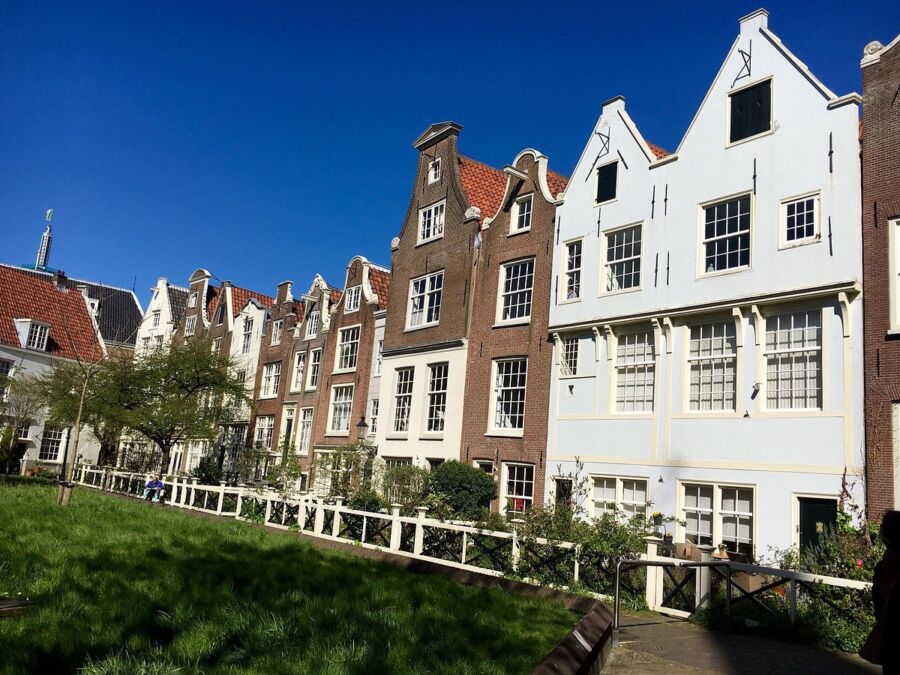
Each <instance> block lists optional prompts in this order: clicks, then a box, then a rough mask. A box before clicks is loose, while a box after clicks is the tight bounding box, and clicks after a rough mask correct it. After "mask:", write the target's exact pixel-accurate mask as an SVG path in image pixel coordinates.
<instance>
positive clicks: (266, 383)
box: [259, 361, 281, 398]
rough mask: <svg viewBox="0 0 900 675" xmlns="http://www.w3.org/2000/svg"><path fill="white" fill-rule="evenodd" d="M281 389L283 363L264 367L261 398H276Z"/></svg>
mask: <svg viewBox="0 0 900 675" xmlns="http://www.w3.org/2000/svg"><path fill="white" fill-rule="evenodd" d="M280 387H281V361H273V362H272V363H266V364H264V365H263V377H262V382H261V384H260V387H259V397H260V398H275V397H276V396H278V390H279V389H280Z"/></svg>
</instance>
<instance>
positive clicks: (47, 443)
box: [38, 426, 63, 462]
mask: <svg viewBox="0 0 900 675" xmlns="http://www.w3.org/2000/svg"><path fill="white" fill-rule="evenodd" d="M62 437H63V429H60V428H58V427H46V426H45V427H44V432H43V434H42V435H41V448H40V450H39V451H38V459H39V460H40V461H42V462H56V461H57V460H59V449H60V447H62Z"/></svg>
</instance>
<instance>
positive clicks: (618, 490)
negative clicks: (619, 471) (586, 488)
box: [590, 474, 651, 520]
mask: <svg viewBox="0 0 900 675" xmlns="http://www.w3.org/2000/svg"><path fill="white" fill-rule="evenodd" d="M600 480H602V481H604V482H607V483H608V482H609V481H613V483H614V485H613V487H614V492H615V494H614V495H613V498H612V499H605V498H601V499H598V498H597V495H596V492H595V490H596V488H597V483H596V482H597V481H600ZM637 483H643V484H644V501H643V502H639V501H635V500H634V499H626V497H627V496H628V491H627V488H628V485H626V484H632V485H633V484H637ZM590 491H591V494H590V502H591V517H592V518H599V517H600V516H602V515H603V514H604V513H618V514H619V515H620V516H622V517H623V518H624V520H630V519H631V518H632V517H633V516H635V515H638V514H640V515H644V516H646V515H647V510H648V506H649V505H650V503H651V500H650V479H649V478H648V477H647V476H612V475H609V474H591V476H590ZM632 491H633V490H632ZM600 504H602V505H603V506H599V505H600ZM610 506H612V508H610ZM598 509H599V511H600V512H599V513H598Z"/></svg>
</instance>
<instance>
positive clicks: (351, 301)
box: [344, 286, 360, 312]
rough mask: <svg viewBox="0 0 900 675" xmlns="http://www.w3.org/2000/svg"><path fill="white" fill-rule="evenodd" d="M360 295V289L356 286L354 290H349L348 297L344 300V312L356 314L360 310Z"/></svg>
mask: <svg viewBox="0 0 900 675" xmlns="http://www.w3.org/2000/svg"><path fill="white" fill-rule="evenodd" d="M359 294H360V287H359V286H354V287H353V288H348V289H347V295H346V297H345V298H344V311H345V312H355V311H356V310H358V309H359Z"/></svg>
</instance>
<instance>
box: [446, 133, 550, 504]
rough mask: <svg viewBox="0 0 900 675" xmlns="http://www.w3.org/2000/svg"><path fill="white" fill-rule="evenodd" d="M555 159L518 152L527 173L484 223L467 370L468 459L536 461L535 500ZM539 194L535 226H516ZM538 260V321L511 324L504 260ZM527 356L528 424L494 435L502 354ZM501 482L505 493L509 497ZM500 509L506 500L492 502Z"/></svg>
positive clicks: (542, 441) (513, 180) (546, 392)
mask: <svg viewBox="0 0 900 675" xmlns="http://www.w3.org/2000/svg"><path fill="white" fill-rule="evenodd" d="M546 165H547V160H546V157H543V156H542V155H540V154H539V153H536V152H535V151H532V150H527V151H524V152H522V153H520V155H519V156H518V157H517V158H516V160H515V162H514V164H513V166H514V168H515V169H516V170H517V171H518V172H521V174H524V175H525V176H526V177H525V178H524V179H523V178H521V175H520V176H516V175H514V174H512V173H510V174H509V179H508V183H507V189H506V194H505V195H504V198H503V201H502V207H501V209H500V211H499V212H498V213H497V214H496V216H495V217H494V218H493V219H492V220H490V221H489V222H488V221H486V222H485V224H484V226H483V227H482V232H481V235H482V242H481V247H480V249H479V251H478V256H477V258H476V264H475V285H474V293H475V296H476V297H477V298H478V303H477V307H476V308H475V309H474V311H473V312H472V323H471V326H470V330H469V349H468V360H467V373H466V404H465V411H464V413H463V417H464V419H465V420H466V424H465V425H464V427H463V436H462V453H461V459H462V460H463V461H465V462H467V463H470V462H473V461H479V460H480V461H483V462H484V461H486V462H491V465H492V466H493V473H494V476H495V479H497V480H501V481H502V480H503V466H504V465H505V464H506V463H508V462H516V463H523V464H528V465H531V466H533V467H534V495H533V498H534V502H533V503H534V504H540V503H542V502H543V499H544V475H545V468H546V467H545V457H546V449H547V413H548V402H549V399H550V368H551V363H552V355H553V349H552V345H550V344H548V343H547V338H548V335H547V321H548V317H549V310H550V298H551V283H552V268H553V259H552V256H553V235H554V231H555V214H556V204H555V198H556V196H557V194H558V192H561V191H562V190H563V189H564V187H565V183H564V181H563V180H562V179H561V177H559V176H557V175H555V174H551V176H550V177H551V185H548V184H547V181H546V180H544V181H542V180H541V173H542V172H546ZM528 195H532V200H531V203H532V210H531V225H530V229H529V230H527V231H524V232H515V230H514V229H511V222H510V221H511V220H512V227H513V228H515V227H516V226H517V224H518V219H517V216H518V212H517V201H518V200H520V199H521V198H523V197H525V198H527V196H528ZM529 258H532V259H533V260H534V280H533V284H532V288H533V290H532V299H531V312H530V319H529V320H528V321H525V322H520V323H517V324H514V325H503V324H502V323H501V322H500V320H501V316H500V315H499V312H500V311H501V310H500V309H499V308H500V306H501V305H500V301H499V300H498V294H500V293H501V291H502V277H503V265H504V263H507V262H510V261H517V260H527V259H529ZM507 357H526V358H527V363H528V369H527V395H526V399H525V421H524V429H523V432H522V435H521V436H520V437H509V436H503V435H498V434H492V432H491V427H492V419H491V417H492V415H493V414H494V410H493V406H492V404H491V402H492V401H493V389H494V374H493V363H494V360H495V359H499V358H507ZM503 493H504V489H503V485H502V484H501V485H500V486H499V489H498V496H501V497H502V495H503ZM492 507H493V508H494V509H495V510H498V509H499V508H500V507H501V500H500V499H497V500H495V501H494V503H493V504H492Z"/></svg>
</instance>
